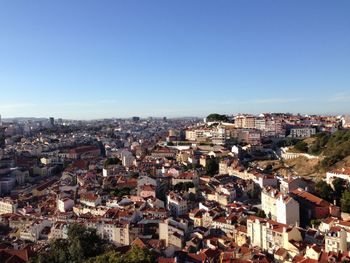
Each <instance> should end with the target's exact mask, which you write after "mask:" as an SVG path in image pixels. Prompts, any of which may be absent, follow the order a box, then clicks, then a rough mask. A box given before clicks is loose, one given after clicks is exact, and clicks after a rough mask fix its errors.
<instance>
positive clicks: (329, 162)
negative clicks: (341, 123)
mask: <svg viewBox="0 0 350 263" xmlns="http://www.w3.org/2000/svg"><path fill="white" fill-rule="evenodd" d="M293 150H294V151H297V152H306V153H309V154H313V155H321V156H324V158H323V160H322V161H321V162H320V169H323V170H325V169H326V170H328V169H329V168H330V167H332V166H334V165H336V164H337V163H338V162H341V161H342V160H343V159H345V158H347V157H348V156H350V130H339V131H336V132H335V133H333V134H329V133H324V132H322V133H318V134H316V135H315V136H313V137H312V138H308V139H305V140H302V141H300V142H298V143H297V144H296V145H295V146H294V148H293ZM293 150H292V151H293ZM344 164H346V162H345V163H344Z"/></svg>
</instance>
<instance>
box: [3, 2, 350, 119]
mask: <svg viewBox="0 0 350 263" xmlns="http://www.w3.org/2000/svg"><path fill="white" fill-rule="evenodd" d="M349 13H350V1H348V0H337V1H329V0H328V1H323V0H308V1H305V0H286V1H277V0H274V1H269V0H241V1H240V0H235V1H232V0H215V1H214V0H211V1H207V0H169V1H164V0H158V1H156V0H102V1H100V0H74V1H72V0H60V1H48V0H33V1H28V0H11V1H1V2H0V114H1V115H2V117H3V118H6V117H15V116H16V117H18V116H21V117H49V116H53V117H56V118H59V117H61V118H69V119H95V118H111V117H117V118H119V117H130V116H135V115H136V116H141V117H147V116H167V117H183V116H206V115H207V114H209V113H213V112H217V113H225V114H234V113H239V112H247V113H254V114H255V113H260V112H293V113H305V114H314V113H319V114H342V113H350V15H349Z"/></svg>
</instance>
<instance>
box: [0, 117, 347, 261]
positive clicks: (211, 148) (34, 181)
mask: <svg viewBox="0 0 350 263" xmlns="http://www.w3.org/2000/svg"><path fill="white" fill-rule="evenodd" d="M344 127H346V123H344V122H342V119H341V118H340V117H334V116H301V115H291V114H262V115H259V116H253V115H245V114H241V115H237V116H225V117H223V116H222V115H218V114H212V115H211V116H210V118H209V119H208V121H205V122H202V121H199V120H198V119H170V120H167V119H165V118H164V119H139V118H137V117H134V118H133V119H131V120H101V121H91V122H74V121H71V122H65V121H63V120H59V121H58V122H54V121H53V120H52V119H50V121H49V122H47V123H46V122H45V123H38V121H35V120H33V121H22V122H11V123H10V122H8V123H3V125H2V127H1V136H2V138H4V145H3V147H2V149H0V194H1V199H0V220H1V225H0V235H1V243H0V262H7V263H10V262H11V263H12V262H27V261H28V260H30V259H31V260H32V261H34V262H39V261H36V260H38V258H39V256H40V255H43V253H50V251H52V249H53V248H52V244H53V243H52V242H53V241H54V240H68V239H69V238H70V233H69V231H70V230H69V229H70V226H72V225H80V226H83V227H86V228H87V229H94V230H95V231H96V234H97V235H98V236H99V238H101V240H104V242H105V244H109V245H110V247H109V252H108V253H121V254H123V253H124V254H125V253H127V251H133V250H132V249H133V248H134V247H138V248H141V249H145V250H147V251H149V252H150V254H152V256H153V258H156V260H157V261H158V262H328V261H333V262H344V261H346V262H347V261H350V256H349V250H350V249H349V248H350V241H348V240H350V221H348V218H349V217H348V216H347V214H346V213H344V212H349V211H346V209H345V206H343V203H342V202H343V201H340V199H335V200H324V199H322V198H321V197H320V193H319V192H318V189H319V188H318V187H319V184H318V182H316V181H315V180H313V179H310V178H303V177H300V176H297V175H295V173H292V172H291V173H290V174H289V175H288V176H283V175H281V174H279V173H278V172H276V171H274V170H273V169H270V168H271V167H270V168H268V167H265V168H264V167H259V165H257V163H256V161H258V160H280V161H281V162H283V160H285V159H289V158H298V157H300V156H301V155H303V154H304V155H305V154H306V153H300V152H288V149H286V148H284V147H282V148H281V146H285V145H284V144H283V143H284V142H285V141H287V140H290V139H296V141H298V140H301V139H303V138H308V137H312V136H315V134H316V135H317V134H318V133H320V132H323V133H329V134H331V133H334V132H335V131H337V130H338V129H344ZM307 155H309V154H307ZM308 158H322V156H312V155H310V156H308ZM324 175H325V181H324V182H323V183H324V184H326V185H330V186H332V183H333V182H335V180H338V182H339V180H342V184H343V186H344V190H343V192H344V191H346V187H348V182H349V181H350V175H349V167H344V169H337V170H334V171H333V170H330V171H328V172H327V173H326V172H325V174H324ZM333 188H334V185H333ZM343 192H342V193H343ZM343 194H344V193H343ZM343 199H344V200H345V197H344V198H343ZM343 199H342V200H343ZM344 202H345V201H344ZM349 206H350V204H349ZM96 251H99V250H96ZM96 253H97V252H96ZM101 253H102V252H101ZM132 253H136V252H135V251H134V252H132ZM137 253H138V252H137ZM118 255H119V254H118ZM125 255H126V254H125ZM94 256H101V255H99V254H96V255H90V254H89V256H87V257H88V258H81V262H84V260H89V262H95V261H94V260H95V259H94ZM109 256H111V254H109ZM112 256H113V255H112ZM126 258H127V257H125V260H126ZM40 260H41V261H40V262H45V261H42V260H43V258H41V259H40ZM96 260H97V259H96ZM96 262H98V261H96Z"/></svg>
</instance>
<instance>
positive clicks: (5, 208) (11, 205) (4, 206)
mask: <svg viewBox="0 0 350 263" xmlns="http://www.w3.org/2000/svg"><path fill="white" fill-rule="evenodd" d="M17 207H18V203H17V202H16V201H14V200H12V199H11V198H1V199H0V215H2V214H9V213H16V212H17Z"/></svg>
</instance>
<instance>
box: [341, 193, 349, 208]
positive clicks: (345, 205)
mask: <svg viewBox="0 0 350 263" xmlns="http://www.w3.org/2000/svg"><path fill="white" fill-rule="evenodd" d="M340 204H341V210H342V211H343V212H345V213H350V191H348V190H346V191H344V192H343V194H342V197H341V199H340Z"/></svg>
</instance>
